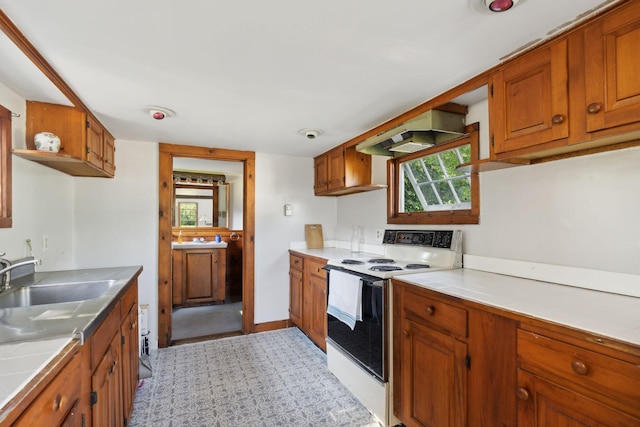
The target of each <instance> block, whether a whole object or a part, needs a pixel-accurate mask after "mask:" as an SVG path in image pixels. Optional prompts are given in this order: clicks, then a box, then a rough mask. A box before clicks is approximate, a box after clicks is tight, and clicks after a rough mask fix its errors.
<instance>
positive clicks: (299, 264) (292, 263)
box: [289, 254, 304, 271]
mask: <svg viewBox="0 0 640 427" xmlns="http://www.w3.org/2000/svg"><path fill="white" fill-rule="evenodd" d="M303 267H304V258H302V257H301V256H298V255H294V254H289V268H294V269H296V270H300V271H302V268H303Z"/></svg>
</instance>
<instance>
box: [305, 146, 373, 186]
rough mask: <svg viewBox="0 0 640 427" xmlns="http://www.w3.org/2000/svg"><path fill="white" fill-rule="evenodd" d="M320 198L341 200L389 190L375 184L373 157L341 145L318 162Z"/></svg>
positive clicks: (320, 157)
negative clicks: (372, 176) (336, 197)
mask: <svg viewBox="0 0 640 427" xmlns="http://www.w3.org/2000/svg"><path fill="white" fill-rule="evenodd" d="M314 168H315V178H314V187H313V189H314V192H315V195H316V196H339V195H343V194H352V193H360V192H363V191H371V190H377V189H380V188H385V187H386V186H384V185H372V184H371V155H369V154H365V153H360V152H358V151H356V148H355V146H352V147H346V146H344V145H340V146H338V147H336V148H334V149H332V150H330V151H327V152H326V153H323V154H321V155H320V156H318V157H316V158H315V159H314Z"/></svg>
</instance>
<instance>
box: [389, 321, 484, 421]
mask: <svg viewBox="0 0 640 427" xmlns="http://www.w3.org/2000/svg"><path fill="white" fill-rule="evenodd" d="M402 335H403V336H402V341H401V346H402V349H401V353H402V360H401V361H400V363H401V387H402V393H401V394H402V403H401V404H402V415H403V418H402V422H403V423H404V424H405V425H406V426H407V427H411V426H425V427H443V426H448V427H456V426H459V427H462V426H465V425H466V424H465V423H466V412H467V411H466V409H467V407H466V401H467V368H466V366H465V358H466V355H467V346H466V344H464V343H461V342H459V341H457V340H456V339H454V338H452V337H450V336H448V335H444V334H442V333H440V332H437V331H435V330H433V329H430V328H427V327H424V326H421V325H419V324H418V323H415V322H412V321H409V320H407V319H403V322H402ZM396 363H397V362H396ZM478 398H482V397H480V396H478Z"/></svg>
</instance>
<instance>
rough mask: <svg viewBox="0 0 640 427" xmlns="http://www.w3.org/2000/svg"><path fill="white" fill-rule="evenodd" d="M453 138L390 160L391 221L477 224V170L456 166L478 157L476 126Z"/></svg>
mask: <svg viewBox="0 0 640 427" xmlns="http://www.w3.org/2000/svg"><path fill="white" fill-rule="evenodd" d="M467 132H468V133H467V134H465V136H463V137H461V138H458V139H457V140H455V141H451V142H448V143H446V144H442V145H439V146H436V147H433V148H429V149H426V150H423V151H421V152H418V153H414V154H411V155H408V156H405V157H402V158H398V159H393V160H391V161H390V162H389V167H390V169H391V170H390V173H391V175H390V176H391V177H392V179H393V185H392V186H390V189H391V190H390V191H389V194H390V196H389V200H388V205H389V207H390V209H389V218H388V222H389V223H390V224H477V223H478V218H479V212H480V208H479V206H480V201H479V189H478V186H479V180H478V174H477V173H470V172H466V171H461V170H458V169H457V166H458V165H460V164H462V163H467V162H470V161H471V160H477V159H478V125H477V124H475V125H470V126H468V127H467Z"/></svg>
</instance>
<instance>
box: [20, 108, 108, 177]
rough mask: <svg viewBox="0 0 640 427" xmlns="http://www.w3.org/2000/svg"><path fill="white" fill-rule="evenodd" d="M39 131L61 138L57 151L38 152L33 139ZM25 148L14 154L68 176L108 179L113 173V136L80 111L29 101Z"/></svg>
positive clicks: (88, 115) (84, 112)
mask: <svg viewBox="0 0 640 427" xmlns="http://www.w3.org/2000/svg"><path fill="white" fill-rule="evenodd" d="M39 132H51V133H54V134H56V135H57V136H58V137H60V151H59V152H58V153H49V152H42V151H37V150H36V147H35V143H34V139H33V138H34V136H35V135H36V134H37V133H39ZM26 145H27V149H26V150H19V149H16V150H13V153H14V154H15V155H17V156H20V157H23V158H25V159H28V160H32V161H35V162H38V163H40V164H42V165H45V166H48V167H50V168H53V169H56V170H59V171H61V172H64V173H66V174H69V175H73V176H93V177H107V178H111V177H113V175H114V173H115V162H114V157H115V156H114V152H115V139H114V137H113V136H112V135H111V134H110V133H109V132H108V131H107V130H106V129H105V128H104V127H103V126H102V125H101V124H100V123H99V122H98V121H97V120H95V118H93V117H92V116H91V115H90V114H88V113H87V112H86V111H84V110H82V109H79V108H75V107H69V106H66V105H57V104H48V103H44V102H35V101H28V102H27V132H26Z"/></svg>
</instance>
